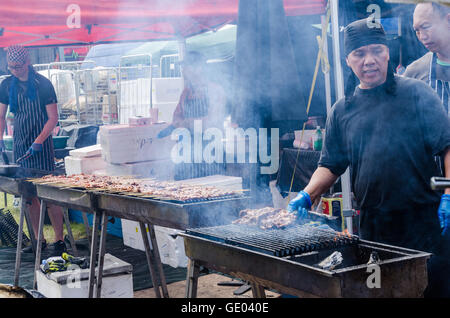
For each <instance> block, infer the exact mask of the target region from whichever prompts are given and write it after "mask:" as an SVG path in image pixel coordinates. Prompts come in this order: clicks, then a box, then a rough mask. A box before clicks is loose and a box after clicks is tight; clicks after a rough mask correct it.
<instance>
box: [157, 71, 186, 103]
mask: <svg viewBox="0 0 450 318" xmlns="http://www.w3.org/2000/svg"><path fill="white" fill-rule="evenodd" d="M183 81H184V80H183V78H182V77H161V78H153V79H152V86H153V87H152V93H153V95H152V102H155V103H171V102H178V100H179V99H180V96H181V93H182V92H183V88H184V82H183Z"/></svg>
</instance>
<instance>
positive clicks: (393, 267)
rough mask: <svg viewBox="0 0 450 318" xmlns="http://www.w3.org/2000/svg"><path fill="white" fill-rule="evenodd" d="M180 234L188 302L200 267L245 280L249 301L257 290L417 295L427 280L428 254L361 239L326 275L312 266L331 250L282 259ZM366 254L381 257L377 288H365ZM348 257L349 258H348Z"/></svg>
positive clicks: (318, 294) (345, 249) (334, 294)
mask: <svg viewBox="0 0 450 318" xmlns="http://www.w3.org/2000/svg"><path fill="white" fill-rule="evenodd" d="M180 236H182V237H183V238H184V243H185V251H186V255H187V256H188V258H189V267H188V275H187V281H186V284H187V286H186V297H188V298H190V297H195V296H196V295H197V278H198V272H197V271H198V269H199V268H200V266H203V267H206V268H208V269H211V270H215V271H217V272H220V273H224V274H229V275H231V276H232V277H236V278H239V279H242V280H244V281H248V282H250V284H252V287H253V289H252V291H253V296H254V297H258V296H259V297H262V296H263V289H262V286H264V287H266V288H268V289H273V290H276V291H278V292H280V293H284V294H290V295H294V296H298V297H301V298H310V297H325V298H335V297H337V298H341V297H345V298H348V297H350V298H355V297H358V298H359V297H369V298H376V297H390V298H392V297H395V298H397V297H401V298H404V297H407V298H411V297H423V291H424V290H425V287H426V286H427V282H428V280H427V265H426V261H427V259H428V258H429V256H431V254H429V253H426V252H421V251H415V250H409V249H405V248H401V247H394V246H390V245H385V244H381V243H375V242H369V241H363V240H361V241H360V244H358V245H357V246H346V247H342V248H340V249H339V250H340V251H342V253H343V254H344V260H345V258H348V261H349V263H347V264H346V265H343V268H340V269H336V270H334V271H327V270H323V269H320V268H317V267H316V266H314V265H313V264H317V263H318V261H320V260H322V259H323V257H325V256H327V255H329V253H330V252H331V251H332V250H323V251H321V252H320V251H319V252H311V253H305V254H301V255H300V256H294V257H288V258H284V257H276V256H271V255H268V254H264V253H260V252H258V251H252V250H249V249H245V248H241V247H237V246H232V245H228V244H225V243H220V242H217V241H213V240H209V239H206V238H201V237H197V236H193V235H190V234H187V233H182V234H180ZM372 250H373V251H377V252H378V253H379V255H380V257H381V258H382V261H381V263H379V266H380V274H381V277H380V280H381V288H371V287H369V286H368V285H366V283H367V279H368V277H369V275H370V273H369V272H367V267H368V266H367V265H366V257H367V258H368V257H369V255H366V254H367V253H370V252H371V251H372ZM358 251H361V252H364V253H363V254H361V257H360V258H358V257H357V255H358V254H355V253H359V252H358ZM351 255H354V256H355V259H354V260H352V257H351Z"/></svg>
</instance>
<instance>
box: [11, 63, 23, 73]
mask: <svg viewBox="0 0 450 318" xmlns="http://www.w3.org/2000/svg"><path fill="white" fill-rule="evenodd" d="M24 66H25V64H22V65H14V66H11V65H8V70H10V71H17V70H20V69H22V68H23V67H24Z"/></svg>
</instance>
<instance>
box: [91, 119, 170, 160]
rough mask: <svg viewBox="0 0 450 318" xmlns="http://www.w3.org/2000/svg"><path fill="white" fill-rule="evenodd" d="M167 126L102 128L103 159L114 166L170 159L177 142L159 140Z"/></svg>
mask: <svg viewBox="0 0 450 318" xmlns="http://www.w3.org/2000/svg"><path fill="white" fill-rule="evenodd" d="M167 126H168V124H167V123H156V124H152V125H147V126H135V127H131V126H129V125H105V126H101V127H100V130H99V141H100V144H101V146H102V157H103V158H104V159H105V160H106V161H107V162H109V163H114V164H120V163H133V162H141V161H150V160H162V159H169V158H170V155H171V151H172V148H173V146H174V145H175V143H176V142H175V141H173V140H171V139H170V138H163V139H158V138H157V135H158V133H159V132H160V131H161V130H162V129H164V128H166V127H167Z"/></svg>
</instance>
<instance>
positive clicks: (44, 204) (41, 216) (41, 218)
mask: <svg viewBox="0 0 450 318" xmlns="http://www.w3.org/2000/svg"><path fill="white" fill-rule="evenodd" d="M46 210H47V202H45V201H44V200H41V211H40V214H39V229H38V239H37V242H36V243H37V246H36V260H35V261H34V280H33V288H34V289H37V281H36V272H37V271H38V270H39V265H40V263H41V250H42V237H43V233H42V232H43V229H44V219H45V211H46Z"/></svg>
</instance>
